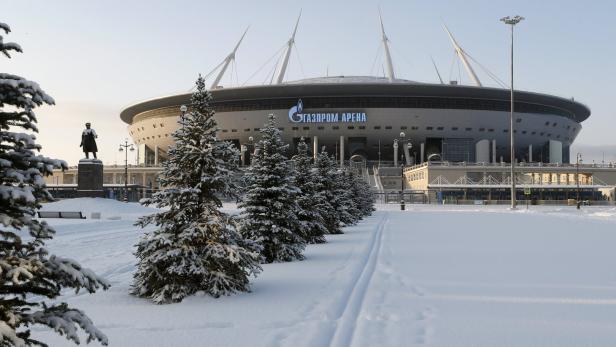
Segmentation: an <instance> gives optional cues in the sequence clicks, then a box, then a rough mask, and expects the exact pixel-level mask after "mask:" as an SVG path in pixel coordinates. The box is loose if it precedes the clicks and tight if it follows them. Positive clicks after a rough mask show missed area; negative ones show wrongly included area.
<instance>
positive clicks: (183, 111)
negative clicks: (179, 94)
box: [180, 105, 188, 130]
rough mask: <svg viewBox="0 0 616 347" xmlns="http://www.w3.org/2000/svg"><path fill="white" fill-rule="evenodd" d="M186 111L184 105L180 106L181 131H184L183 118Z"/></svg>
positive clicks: (186, 108)
mask: <svg viewBox="0 0 616 347" xmlns="http://www.w3.org/2000/svg"><path fill="white" fill-rule="evenodd" d="M186 111H188V107H186V105H182V106H180V113H181V114H180V123H182V130H184V116H185V115H186Z"/></svg>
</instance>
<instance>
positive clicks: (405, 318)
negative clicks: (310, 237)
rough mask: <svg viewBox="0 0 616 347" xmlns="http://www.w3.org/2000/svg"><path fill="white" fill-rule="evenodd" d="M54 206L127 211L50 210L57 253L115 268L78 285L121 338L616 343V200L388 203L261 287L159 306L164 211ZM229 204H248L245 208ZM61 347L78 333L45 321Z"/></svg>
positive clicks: (46, 335)
mask: <svg viewBox="0 0 616 347" xmlns="http://www.w3.org/2000/svg"><path fill="white" fill-rule="evenodd" d="M44 208H45V209H49V210H63V209H65V210H81V211H95V210H96V211H98V212H102V213H103V215H116V216H120V217H121V219H120V220H105V219H104V218H105V217H104V216H103V219H101V220H90V219H86V220H61V219H57V220H54V219H48V220H47V221H48V222H49V223H50V224H52V225H53V226H54V227H55V228H56V230H57V235H56V236H55V238H54V239H53V240H52V241H50V242H49V247H48V248H49V249H50V251H52V252H54V253H57V254H62V255H63V256H66V257H70V258H72V259H75V260H76V261H78V262H79V263H81V264H82V265H83V266H84V267H88V268H91V269H92V270H93V271H95V272H96V273H97V274H98V275H102V276H104V277H105V278H106V279H107V280H108V281H109V282H110V283H111V284H112V287H111V288H110V289H109V290H108V291H99V292H97V293H95V294H93V295H89V294H84V293H83V292H81V293H79V294H77V295H76V294H74V292H72V291H67V292H66V293H65V294H64V296H63V297H62V298H61V299H62V300H66V301H67V302H68V303H69V305H71V306H72V307H75V308H78V309H80V310H83V311H84V312H86V313H87V314H88V316H89V317H90V318H91V319H92V320H93V322H94V324H96V326H97V327H98V328H100V329H101V330H102V331H103V332H104V333H105V334H106V335H107V336H108V338H109V343H110V345H111V346H198V345H204V344H207V345H208V346H245V345H251V346H328V345H329V346H413V345H432V346H452V345H455V346H520V345H541V346H582V345H583V346H589V345H593V346H613V345H615V344H616V324H615V323H614V317H615V316H616V270H615V267H614V264H616V252H614V246H613V245H614V244H616V228H615V226H616V208H614V207H583V208H582V210H581V211H577V210H576V209H575V208H574V207H538V206H531V208H530V209H529V210H526V209H525V207H524V206H520V209H519V210H518V211H509V210H508V209H507V208H506V207H501V206H495V207H492V206H448V205H444V206H422V205H407V211H399V206H397V205H387V206H379V208H378V211H376V212H375V213H374V215H373V216H371V217H368V218H367V219H366V220H365V221H363V222H361V223H359V224H358V225H356V226H353V227H347V228H345V229H344V231H345V234H343V235H327V239H328V241H329V242H328V243H326V244H318V245H308V247H307V248H306V252H305V256H306V260H304V261H297V262H291V263H275V264H266V265H264V266H263V272H262V273H261V274H260V275H259V277H258V278H256V279H254V280H253V285H252V288H253V290H252V292H251V293H242V294H238V295H233V296H229V297H221V298H219V299H214V298H212V297H209V296H205V295H195V296H192V297H188V298H186V299H185V300H184V301H183V302H181V303H179V304H170V305H155V304H153V303H152V302H151V301H149V300H147V299H141V298H137V297H135V296H131V295H129V294H128V292H129V289H130V288H129V285H130V283H131V281H132V274H133V272H134V270H135V263H136V259H135V257H134V256H133V254H132V252H134V248H133V245H134V244H135V243H136V241H137V240H138V238H139V236H140V235H141V234H142V233H143V230H140V229H138V228H137V227H135V226H133V225H132V224H133V223H134V221H135V220H136V218H137V217H138V216H139V215H141V214H145V213H149V211H152V209H146V208H143V207H141V206H138V205H136V204H125V203H121V202H116V201H111V200H98V199H75V200H66V201H60V202H56V203H52V204H47V205H46V206H45V207H44ZM225 209H226V210H229V211H237V210H236V208H235V207H234V206H233V205H232V204H226V205H225ZM33 334H34V336H35V337H38V338H42V339H43V341H46V342H48V343H49V344H50V345H52V346H70V345H71V344H70V343H69V341H67V340H65V339H64V338H63V337H61V336H57V335H56V334H55V333H53V332H52V331H49V330H46V329H44V328H35V329H34V330H33Z"/></svg>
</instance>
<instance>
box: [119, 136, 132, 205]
mask: <svg viewBox="0 0 616 347" xmlns="http://www.w3.org/2000/svg"><path fill="white" fill-rule="evenodd" d="M118 150H119V151H120V152H124V202H128V151H131V152H132V151H134V150H135V147H134V146H133V144H132V143H131V144H130V145H129V144H128V139H124V143H123V144H122V143H120V148H119V149H118Z"/></svg>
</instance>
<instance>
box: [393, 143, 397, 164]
mask: <svg viewBox="0 0 616 347" xmlns="http://www.w3.org/2000/svg"><path fill="white" fill-rule="evenodd" d="M394 166H396V167H397V166H398V141H394Z"/></svg>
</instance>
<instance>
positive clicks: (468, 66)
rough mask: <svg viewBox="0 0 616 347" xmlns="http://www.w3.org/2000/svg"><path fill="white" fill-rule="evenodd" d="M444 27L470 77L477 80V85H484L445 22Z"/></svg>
mask: <svg viewBox="0 0 616 347" xmlns="http://www.w3.org/2000/svg"><path fill="white" fill-rule="evenodd" d="M443 28H444V29H445V31H446V32H447V35H449V39H450V40H451V44H452V45H453V48H454V49H455V50H456V54H457V55H458V57H459V58H460V60H462V64H463V65H464V68H465V69H466V72H467V73H468V75H469V76H470V78H471V79H472V80H473V81H474V82H475V84H476V85H477V87H481V86H482V85H481V81H479V78H478V77H477V74H475V70H473V67H472V66H471V64H470V63H469V62H468V59H466V58H467V57H466V52H465V51H464V50H463V49H462V47H460V45H458V42H456V39H454V38H453V35H452V34H451V32H450V31H449V29H448V28H447V26H446V25H444V24H443Z"/></svg>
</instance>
